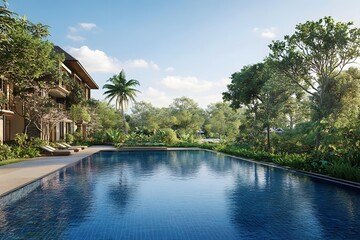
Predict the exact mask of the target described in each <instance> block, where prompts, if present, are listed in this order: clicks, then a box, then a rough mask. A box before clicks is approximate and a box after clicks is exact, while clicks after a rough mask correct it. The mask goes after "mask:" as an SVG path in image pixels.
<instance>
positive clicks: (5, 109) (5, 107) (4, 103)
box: [0, 90, 14, 117]
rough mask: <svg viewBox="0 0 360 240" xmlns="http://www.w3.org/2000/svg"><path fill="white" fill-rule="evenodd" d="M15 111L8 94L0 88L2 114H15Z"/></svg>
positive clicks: (0, 114) (0, 113)
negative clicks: (11, 106)
mask: <svg viewBox="0 0 360 240" xmlns="http://www.w3.org/2000/svg"><path fill="white" fill-rule="evenodd" d="M13 115H14V111H13V110H12V109H11V108H10V104H9V99H8V98H7V97H6V94H5V93H4V92H3V91H1V90H0V116H8V117H10V116H13Z"/></svg>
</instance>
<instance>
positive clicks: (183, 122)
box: [168, 97, 205, 135]
mask: <svg viewBox="0 0 360 240" xmlns="http://www.w3.org/2000/svg"><path fill="white" fill-rule="evenodd" d="M168 113H169V114H170V119H169V121H170V122H171V124H172V127H171V128H172V129H174V130H176V131H177V132H178V133H179V134H180V135H181V134H191V135H195V134H196V132H197V131H199V130H200V129H201V127H202V125H203V124H204V122H205V112H204V110H202V109H201V108H200V107H199V106H198V104H197V103H196V102H195V101H194V100H193V99H190V98H187V97H181V98H175V99H174V101H173V102H172V104H170V106H169V109H168Z"/></svg>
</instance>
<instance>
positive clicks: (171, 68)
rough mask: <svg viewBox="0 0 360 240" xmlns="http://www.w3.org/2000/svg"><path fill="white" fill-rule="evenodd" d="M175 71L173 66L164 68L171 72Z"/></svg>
mask: <svg viewBox="0 0 360 240" xmlns="http://www.w3.org/2000/svg"><path fill="white" fill-rule="evenodd" d="M173 71H175V68H174V67H167V68H165V72H173Z"/></svg>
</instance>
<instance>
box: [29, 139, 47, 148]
mask: <svg viewBox="0 0 360 240" xmlns="http://www.w3.org/2000/svg"><path fill="white" fill-rule="evenodd" d="M27 144H28V146H29V147H40V146H43V145H46V144H47V143H46V141H45V140H42V139H40V138H38V137H36V138H31V139H30V141H29V142H28V143H27Z"/></svg>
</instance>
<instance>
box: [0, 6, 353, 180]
mask: <svg viewBox="0 0 360 240" xmlns="http://www.w3.org/2000/svg"><path fill="white" fill-rule="evenodd" d="M0 17H1V21H2V22H3V23H4V24H3V25H2V26H1V33H2V34H3V35H4V37H3V35H2V37H3V38H2V40H1V42H0V61H1V74H0V77H1V80H5V79H6V80H7V81H11V84H13V85H14V89H15V90H16V91H14V94H18V95H16V97H18V98H22V99H23V100H24V102H25V103H28V104H29V107H28V108H26V109H28V111H27V112H25V114H24V118H25V119H26V121H27V123H34V124H36V122H37V121H40V119H42V118H44V117H45V116H46V117H47V121H49V122H50V123H51V124H50V126H55V124H54V123H56V121H60V120H62V119H64V116H65V115H59V110H57V105H56V104H54V101H53V102H51V101H50V100H51V99H49V98H44V97H43V96H41V97H39V96H40V95H39V94H37V92H36V90H37V89H41V87H42V86H43V84H42V82H41V81H37V80H36V79H41V77H42V76H44V75H46V74H48V73H49V72H56V71H57V67H56V66H57V62H58V61H61V60H63V58H62V57H61V56H57V57H53V58H51V59H48V60H46V59H47V58H50V57H51V56H53V55H52V50H51V49H52V48H53V44H52V43H50V42H49V41H48V40H46V37H47V36H48V35H49V33H48V29H47V27H46V26H43V25H41V24H38V25H36V24H33V23H31V22H29V21H27V20H25V19H19V18H17V17H14V15H13V13H12V12H10V11H9V10H8V9H7V8H6V7H3V6H2V7H1V12H0ZM25 40H26V41H25ZM24 41H25V42H26V43H27V44H24ZM16 44H17V45H16ZM269 48H270V54H269V55H268V56H264V58H265V59H264V61H262V62H259V63H256V64H251V65H247V66H239V71H238V72H235V73H229V76H231V83H230V84H229V85H228V90H227V91H226V92H224V93H222V94H223V100H224V102H218V103H212V104H209V106H208V107H207V108H206V109H202V108H200V107H199V105H198V104H197V103H196V102H195V101H194V100H193V99H191V98H188V97H181V98H175V99H174V100H173V102H172V103H171V104H170V105H169V106H168V107H163V108H158V107H154V106H153V105H152V104H151V103H149V102H142V101H140V102H136V101H135V100H136V93H137V92H139V91H138V90H137V86H138V85H139V84H140V83H141V81H140V80H139V81H138V80H134V79H131V80H128V79H127V78H126V76H125V72H124V71H123V70H121V71H119V72H120V73H119V74H117V75H114V76H113V77H111V78H110V79H109V81H108V83H107V84H106V85H104V89H105V90H106V92H105V96H106V97H107V100H109V102H106V101H100V100H96V99H90V100H85V99H84V94H83V93H82V92H81V89H80V87H79V86H77V85H76V84H73V85H72V86H71V89H72V93H71V94H70V96H68V98H67V103H69V104H68V105H67V106H66V107H67V109H66V110H67V111H68V112H67V113H66V114H67V115H66V117H68V118H69V119H71V120H72V121H73V122H75V123H83V122H87V123H88V125H87V130H88V133H87V136H86V137H84V136H83V134H81V133H80V132H79V131H76V132H74V133H73V134H68V135H67V136H66V138H65V139H63V141H68V142H70V143H75V144H87V145H92V144H114V145H115V146H116V147H119V148H121V147H123V146H167V147H200V148H207V149H212V150H216V151H220V152H224V153H228V154H231V155H236V156H240V157H244V158H249V159H253V160H256V161H262V162H271V163H274V164H279V165H282V166H287V167H290V168H292V169H296V170H304V171H310V172H314V173H320V174H325V175H329V176H333V177H338V178H342V179H346V180H350V181H356V182H360V70H359V68H356V67H353V66H350V64H351V63H354V62H355V61H356V60H357V59H358V57H360V29H358V28H355V27H354V26H353V24H352V23H344V22H336V21H335V20H334V19H332V18H331V17H325V18H323V19H320V20H318V21H308V22H305V23H302V24H298V25H297V26H296V27H295V32H294V33H293V34H292V35H289V36H285V37H284V39H283V40H279V41H273V42H272V44H270V46H269ZM5 49H6V51H5ZM35 49H41V50H43V52H42V53H43V55H42V57H43V58H42V59H39V58H34V56H33V55H34V54H35V53H34V51H35ZM20 52H21V54H22V55H21V56H20V55H19V54H20ZM20 58H21V59H22V60H24V61H25V60H26V62H27V64H24V62H23V61H18V60H17V59H20ZM54 63H55V64H54ZM29 66H31V68H29ZM54 66H55V67H54ZM14 69H15V70H16V71H14ZM59 77H61V76H59ZM63 80H64V81H65V82H66V81H68V80H69V79H66V78H65V77H64V79H63ZM68 84H69V85H71V83H70V82H68ZM29 85H30V86H31V89H32V92H31V91H29ZM50 87H51V86H50ZM42 90H44V89H42ZM45 90H48V89H46V88H45ZM3 100H4V99H3ZM113 100H114V101H115V103H116V104H115V106H113V105H111V103H112V101H113ZM130 102H132V103H133V104H132V106H131V108H130V110H131V111H127V110H128V109H127V108H126V106H127V104H128V103H130ZM4 103H5V102H4V101H3V102H0V104H4ZM50 103H51V104H50ZM55 103H56V102H55ZM70 103H71V104H70ZM61 111H62V110H61ZM49 113H53V116H52V117H49V115H50V114H49ZM64 114H65V113H64ZM275 128H282V129H283V130H284V131H281V132H275V131H272V130H271V129H275ZM40 131H43V130H41V129H40ZM47 131H48V133H47V134H46V136H49V135H50V134H51V131H52V129H48V130H47ZM27 134H28V132H27V128H25V129H24V131H23V133H20V134H17V135H16V137H15V139H14V140H13V141H11V142H8V143H4V144H1V145H0V164H4V163H11V162H16V161H21V159H28V158H32V157H37V156H39V154H40V151H39V148H38V147H39V146H41V145H42V144H49V143H47V141H48V139H43V140H40V139H38V138H30V137H28V136H27ZM42 136H44V135H42ZM205 138H208V139H209V138H210V139H217V140H218V141H219V143H204V142H203V139H205ZM44 141H46V142H44ZM6 161H7V162H6Z"/></svg>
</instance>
